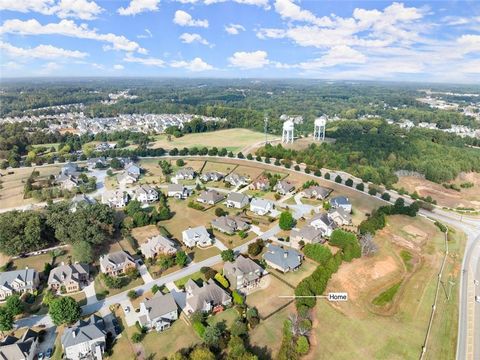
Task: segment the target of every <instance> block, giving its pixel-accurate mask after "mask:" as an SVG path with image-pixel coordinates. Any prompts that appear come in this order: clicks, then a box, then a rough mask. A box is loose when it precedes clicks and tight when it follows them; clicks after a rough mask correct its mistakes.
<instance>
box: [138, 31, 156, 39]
mask: <svg viewBox="0 0 480 360" xmlns="http://www.w3.org/2000/svg"><path fill="white" fill-rule="evenodd" d="M145 32H146V34H141V35H137V38H139V39H148V38H152V37H153V34H152V32H151V31H150V30H148V29H145Z"/></svg>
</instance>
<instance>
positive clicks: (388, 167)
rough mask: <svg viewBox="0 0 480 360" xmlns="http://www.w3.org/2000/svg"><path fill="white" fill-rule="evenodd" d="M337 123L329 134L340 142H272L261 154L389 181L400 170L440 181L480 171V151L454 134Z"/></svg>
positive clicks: (369, 123) (379, 123) (377, 124)
mask: <svg viewBox="0 0 480 360" xmlns="http://www.w3.org/2000/svg"><path fill="white" fill-rule="evenodd" d="M332 125H333V126H332V129H333V130H331V131H330V132H329V133H328V136H330V137H333V138H335V140H336V141H335V142H334V143H323V144H321V145H316V144H312V145H310V146H309V147H308V148H307V149H305V150H301V151H295V150H289V149H285V148H284V147H282V146H281V145H278V146H272V145H267V146H266V147H264V148H262V149H260V150H258V151H257V155H261V156H267V157H272V158H280V159H286V160H295V161H297V162H304V163H306V164H307V165H310V166H313V167H316V168H320V167H326V168H332V169H341V170H344V171H347V172H350V173H352V174H354V175H356V176H358V177H360V178H362V179H363V180H365V181H371V182H373V183H376V184H385V185H388V186H390V185H392V184H394V183H395V182H397V180H398V179H397V176H396V175H395V171H397V170H409V171H416V172H419V173H422V174H424V175H425V177H426V178H427V179H428V180H431V181H434V182H443V181H449V180H453V179H454V178H455V177H456V176H457V175H458V174H459V173H460V172H462V171H477V172H480V151H479V150H477V149H471V148H467V147H465V144H464V142H463V139H461V138H459V137H457V136H453V135H451V134H447V133H443V132H440V131H435V130H427V129H418V128H417V129H413V130H411V131H405V130H402V129H400V128H398V127H396V126H391V125H388V124H386V123H385V122H384V121H378V120H375V121H342V122H338V123H336V124H332Z"/></svg>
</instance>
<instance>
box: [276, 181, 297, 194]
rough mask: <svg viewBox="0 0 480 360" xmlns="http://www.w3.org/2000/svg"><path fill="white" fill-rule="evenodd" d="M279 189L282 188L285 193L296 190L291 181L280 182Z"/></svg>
mask: <svg viewBox="0 0 480 360" xmlns="http://www.w3.org/2000/svg"><path fill="white" fill-rule="evenodd" d="M277 188H281V189H283V190H284V191H285V192H289V191H290V190H292V189H293V188H295V186H294V185H293V184H292V183H291V182H290V181H287V180H280V181H279V182H278V183H277Z"/></svg>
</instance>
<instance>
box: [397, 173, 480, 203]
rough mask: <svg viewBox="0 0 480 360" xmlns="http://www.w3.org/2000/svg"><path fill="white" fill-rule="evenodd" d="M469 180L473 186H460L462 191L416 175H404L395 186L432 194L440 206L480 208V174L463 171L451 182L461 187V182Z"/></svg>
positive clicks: (425, 195)
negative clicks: (447, 187)
mask: <svg viewBox="0 0 480 360" xmlns="http://www.w3.org/2000/svg"><path fill="white" fill-rule="evenodd" d="M467 182H471V183H473V184H474V185H473V187H470V188H465V189H464V188H460V191H455V190H453V189H446V188H444V187H443V185H442V184H437V183H434V182H432V181H429V180H425V179H421V178H418V177H414V176H402V177H400V178H399V181H398V182H397V183H396V184H395V187H397V188H399V189H400V188H404V189H405V190H407V191H408V192H410V193H413V192H414V191H416V192H417V193H418V194H419V195H420V196H424V197H427V196H431V197H432V198H433V199H434V200H437V204H438V205H439V206H446V207H451V208H457V207H464V208H474V209H480V174H478V173H461V174H460V175H459V176H458V177H457V178H456V179H455V181H452V182H450V184H456V185H458V186H459V187H460V184H463V183H467Z"/></svg>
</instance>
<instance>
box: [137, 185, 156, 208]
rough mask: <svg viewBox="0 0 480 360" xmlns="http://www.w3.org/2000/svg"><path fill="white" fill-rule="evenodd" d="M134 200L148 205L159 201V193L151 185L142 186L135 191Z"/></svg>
mask: <svg viewBox="0 0 480 360" xmlns="http://www.w3.org/2000/svg"><path fill="white" fill-rule="evenodd" d="M133 198H134V199H135V200H138V201H140V202H141V203H144V204H148V203H151V202H154V201H157V200H158V192H157V190H155V189H154V188H152V187H151V186H150V185H140V186H139V187H138V188H136V189H135V192H134V195H133Z"/></svg>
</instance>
